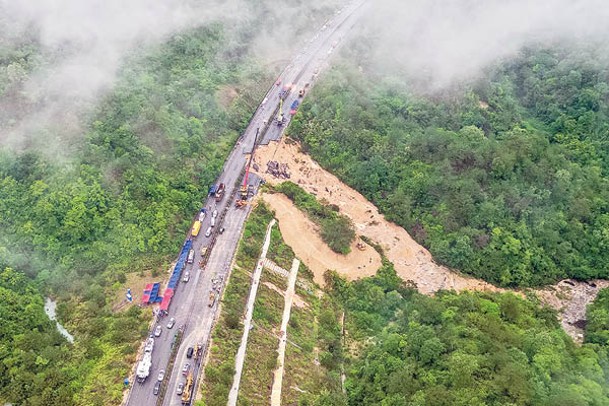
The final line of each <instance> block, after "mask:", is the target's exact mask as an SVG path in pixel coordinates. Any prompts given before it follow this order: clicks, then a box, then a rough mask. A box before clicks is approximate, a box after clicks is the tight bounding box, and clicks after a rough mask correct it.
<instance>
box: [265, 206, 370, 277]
mask: <svg viewBox="0 0 609 406" xmlns="http://www.w3.org/2000/svg"><path fill="white" fill-rule="evenodd" d="M262 198H263V199H264V201H265V202H266V203H267V204H268V205H269V206H270V207H271V208H272V209H273V210H275V217H276V218H277V220H278V221H279V229H280V230H281V235H282V237H283V239H284V241H285V242H286V244H288V245H289V246H290V247H292V249H293V250H294V253H295V254H296V256H297V257H298V258H300V259H301V260H302V261H303V262H304V263H305V264H306V265H307V267H309V269H310V270H311V271H312V272H313V274H314V280H315V282H316V283H317V284H319V285H323V283H324V276H323V275H324V273H325V272H326V271H327V270H328V269H331V270H334V271H336V272H338V273H340V274H341V275H344V276H345V277H347V278H348V279H351V280H353V279H357V278H362V277H365V276H372V275H374V274H375V273H376V271H377V269H379V267H380V266H381V256H380V255H379V254H378V253H377V252H376V251H375V250H374V249H372V247H369V246H368V247H367V249H366V250H364V251H361V250H359V249H358V248H356V246H355V244H356V243H355V242H354V243H353V244H352V247H351V253H349V254H348V255H340V254H337V253H335V252H334V251H332V250H331V249H330V248H329V247H328V245H326V243H324V242H323V241H322V239H321V237H319V233H318V229H317V226H316V225H315V224H314V223H313V222H312V221H311V220H309V219H308V218H307V217H306V215H305V214H304V213H303V212H301V211H300V210H298V209H297V208H296V207H295V206H294V205H293V204H292V201H291V200H290V199H288V198H287V197H286V196H284V195H282V194H273V195H270V194H264V195H263V196H262Z"/></svg>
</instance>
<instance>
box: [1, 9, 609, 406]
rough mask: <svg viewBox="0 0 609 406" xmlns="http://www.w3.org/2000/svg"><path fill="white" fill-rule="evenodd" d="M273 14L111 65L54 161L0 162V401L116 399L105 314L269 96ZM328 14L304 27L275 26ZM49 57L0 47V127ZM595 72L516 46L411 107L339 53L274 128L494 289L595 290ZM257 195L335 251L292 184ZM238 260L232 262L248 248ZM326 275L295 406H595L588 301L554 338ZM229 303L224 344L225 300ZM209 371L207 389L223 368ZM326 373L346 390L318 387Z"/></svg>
mask: <svg viewBox="0 0 609 406" xmlns="http://www.w3.org/2000/svg"><path fill="white" fill-rule="evenodd" d="M292 3H293V2H291V3H290V4H292ZM328 7H329V6H328ZM272 8H273V7H271V6H270V5H268V4H267V3H266V2H254V3H253V6H252V10H254V13H253V17H252V18H251V19H250V20H249V21H248V22H244V23H243V24H242V25H239V26H235V27H230V28H226V27H224V26H223V25H221V24H220V23H212V24H208V25H206V26H204V27H200V28H197V29H191V30H189V31H186V32H181V33H180V34H179V35H174V36H172V37H170V38H169V39H168V40H167V41H166V42H165V43H163V44H161V45H157V46H154V47H152V48H146V49H140V50H138V51H137V52H134V53H133V54H132V55H130V56H129V58H128V60H127V61H126V62H125V64H124V65H122V66H121V68H120V72H118V74H119V79H118V82H117V83H116V84H115V86H114V87H113V88H112V90H111V91H110V92H109V93H107V94H106V95H105V96H104V97H103V98H102V99H101V100H100V101H99V104H98V105H96V106H95V108H94V109H93V110H92V111H90V112H88V113H87V114H88V115H87V117H85V120H84V121H85V123H84V133H83V134H79V135H78V136H76V137H75V138H74V139H70V140H69V145H65V146H64V145H59V146H58V148H60V149H62V148H64V147H65V151H66V155H65V156H61V157H54V156H52V152H49V151H46V150H44V148H42V147H40V146H38V147H37V146H36V145H38V144H36V142H38V140H40V139H44V138H45V137H48V139H49V142H51V141H55V140H60V139H61V136H62V134H56V133H53V131H54V130H48V131H42V132H41V133H40V134H36V136H35V137H34V138H33V139H34V140H35V141H36V142H34V146H33V147H32V148H27V149H25V150H22V151H21V150H20V151H15V150H13V149H11V148H10V147H7V148H4V147H1V148H0V318H1V323H0V403H1V404H4V403H5V402H11V403H13V404H15V405H23V406H55V405H57V406H70V405H87V406H98V405H99V406H107V405H115V404H119V403H120V401H121V399H122V396H123V379H124V378H125V377H126V376H128V374H129V371H130V370H131V368H132V366H133V364H134V361H135V358H136V349H137V348H138V346H139V345H140V344H141V341H142V338H143V337H145V336H146V334H147V330H148V324H149V321H150V318H151V315H150V313H149V312H148V311H143V310H141V309H140V308H139V307H137V306H131V307H127V308H126V309H125V310H122V311H117V310H116V309H113V306H112V303H111V302H112V300H113V299H114V298H115V297H116V292H119V291H122V290H123V289H124V288H125V286H124V285H125V282H126V280H127V277H128V274H130V273H139V272H144V271H151V272H152V275H154V276H155V277H156V276H158V275H160V272H162V271H163V270H165V269H166V268H167V267H168V265H169V263H170V262H171V261H172V260H173V259H174V257H175V255H176V253H177V252H178V251H179V247H180V246H181V245H182V242H183V239H184V237H185V235H186V232H187V230H188V227H189V225H190V223H191V220H192V217H193V215H194V214H195V213H196V212H197V211H198V210H199V208H200V206H201V202H202V200H203V199H204V197H205V196H206V193H207V189H208V186H209V185H210V184H211V183H213V181H214V179H215V178H216V177H217V175H218V174H219V173H220V171H221V169H222V165H223V163H224V160H225V158H226V156H227V155H228V153H229V152H230V150H231V149H232V148H233V146H234V144H235V141H236V140H237V138H238V137H239V135H240V134H241V132H242V131H243V129H244V128H245V126H246V125H247V123H248V120H249V118H250V117H251V115H252V112H253V111H254V109H255V108H256V106H257V105H258V103H259V102H260V100H261V99H262V97H263V94H264V92H265V91H266V90H267V88H268V86H269V84H272V83H273V80H274V73H276V72H274V71H273V69H272V67H269V66H268V65H266V66H265V65H263V62H266V61H259V60H257V59H256V56H255V55H252V54H251V53H250V51H249V50H248V47H249V46H250V45H252V43H253V42H254V40H255V34H256V33H257V31H258V29H259V26H258V20H259V19H261V18H264V17H265V16H268V15H270V13H271V11H273V10H271V9H272ZM327 13H328V11H327V10H326V9H325V8H324V7H318V8H315V9H311V11H310V12H307V13H303V14H302V15H301V16H300V17H301V20H299V23H300V24H299V25H298V26H297V27H296V28H295V32H298V33H299V34H302V33H303V32H306V31H307V30H306V29H305V27H307V26H310V27H317V26H319V25H320V24H317V23H322V22H323V20H325V19H326V14H327ZM275 17H277V16H275ZM279 17H281V16H279ZM274 21H276V22H280V18H278V17H277V18H275V20H274ZM314 22H315V23H316V24H317V25H316V24H313V23H314ZM267 34H268V33H267ZM359 51H360V52H364V53H365V47H362V48H361V49H359ZM353 52H358V51H357V50H355V51H353ZM60 57H61V55H49V54H47V53H45V52H44V51H42V50H41V49H40V44H39V43H37V42H36V39H35V38H27V37H24V38H22V39H21V40H20V42H18V43H16V44H11V45H9V44H8V42H6V41H3V40H2V39H0V131H8V130H9V129H10V126H11V115H12V114H13V115H27V114H30V113H33V112H34V110H35V108H36V101H33V102H32V100H27V97H25V93H24V92H23V91H22V90H23V88H22V86H23V85H24V83H25V82H26V81H27V78H28V77H29V76H34V75H36V74H37V72H38V70H39V69H42V68H43V67H45V66H46V65H48V64H50V63H51V62H52V61H53V60H54V59H55V58H60ZM359 57H361V55H360V56H359ZM595 61H597V59H595V58H594V55H593V54H589V53H587V52H586V51H583V50H578V51H572V50H567V49H561V50H557V49H527V50H524V51H523V52H522V53H521V54H520V55H519V56H518V57H517V58H515V59H514V60H513V61H511V62H509V63H504V64H502V65H500V66H496V67H494V68H493V69H492V70H491V71H490V73H489V74H488V75H486V76H485V78H481V79H479V80H478V81H476V82H475V83H474V84H472V85H471V86H467V87H466V88H457V89H453V90H452V91H451V92H448V93H447V94H431V95H421V94H418V93H416V92H414V91H413V90H412V89H410V88H409V87H408V86H407V84H405V83H403V81H400V80H396V79H395V78H387V77H382V76H377V75H376V74H374V73H373V72H368V71H367V70H366V69H363V70H360V69H356V68H354V67H353V66H352V64H351V63H347V62H344V63H343V64H342V65H340V66H338V67H337V68H335V69H333V70H331V71H330V72H329V73H328V74H327V75H326V76H325V77H324V78H323V80H322V81H321V83H320V84H319V86H316V87H315V89H314V90H313V91H312V92H311V98H307V100H306V101H305V102H304V103H303V106H302V108H301V109H300V111H299V113H298V114H297V115H296V116H295V119H294V121H293V122H292V124H291V126H290V127H289V133H290V136H292V137H294V138H296V139H298V140H300V141H302V145H303V148H304V149H305V150H306V151H308V152H310V153H311V154H312V156H313V157H314V158H315V159H316V160H317V161H318V162H320V163H321V164H322V165H323V166H324V167H326V168H328V169H329V170H330V171H332V172H333V173H336V174H337V175H338V176H339V177H340V178H341V179H342V180H343V181H345V182H346V183H347V184H349V185H351V186H353V187H355V188H356V189H358V190H359V191H361V192H362V193H363V194H364V195H365V196H367V197H368V198H369V199H370V200H371V201H373V202H374V203H375V204H376V205H377V206H378V207H379V208H380V210H381V211H382V212H383V213H384V214H385V216H386V217H387V218H388V219H390V220H392V221H394V222H396V223H397V224H399V225H401V226H403V227H405V228H406V229H407V230H408V231H409V232H410V233H411V235H413V237H414V238H415V239H416V240H417V241H419V242H420V243H421V244H423V245H424V246H426V247H428V248H429V249H430V251H431V252H432V254H433V256H434V258H436V259H437V260H438V261H439V262H441V263H443V264H446V265H448V266H450V267H454V268H455V269H458V270H460V271H463V272H466V273H468V274H471V275H474V276H476V277H479V278H483V279H485V280H487V281H489V282H492V283H495V284H497V285H501V286H505V287H528V286H539V285H544V284H548V283H552V282H554V281H556V280H558V279H561V278H565V277H573V278H576V279H584V280H586V279H591V278H608V277H609V120H608V119H609V85H608V84H607V83H609V71H608V70H607V68H606V66H603V65H602V63H600V62H595ZM363 65H364V66H365V63H363ZM362 72H366V73H362ZM41 145H44V144H41ZM56 158H57V159H56ZM279 191H281V192H283V193H285V194H286V195H288V196H289V197H290V198H291V199H292V200H294V201H295V203H296V205H297V206H299V207H300V208H301V209H303V210H305V211H307V212H308V214H309V215H310V216H311V218H313V219H314V220H315V221H316V222H317V224H318V225H320V228H321V229H322V237H323V238H324V240H325V241H326V242H328V243H329V245H330V246H331V247H332V248H333V249H334V250H335V251H337V252H341V253H346V252H348V250H349V244H350V243H351V242H352V240H353V238H354V236H355V232H354V229H353V224H352V223H351V222H350V221H349V220H348V219H346V218H345V217H342V216H340V215H339V214H338V213H337V210H336V207H333V206H332V205H328V204H326V203H327V202H321V203H320V202H317V201H316V200H315V199H314V198H312V196H310V195H307V194H305V193H304V192H303V191H302V189H300V188H299V187H297V186H296V185H293V184H284V185H283V186H282V187H281V188H280V189H279ZM264 216H265V221H266V220H268V219H267V218H266V217H268V216H270V213H264ZM247 232H251V230H250V229H248V230H247ZM260 232H261V229H260V230H256V233H258V234H259V233H260ZM246 237H248V238H250V239H253V237H252V235H249V236H246ZM258 237H259V236H258ZM248 244H249V245H248ZM242 247H243V248H242V250H245V251H247V250H249V253H248V255H249V256H251V257H252V258H255V256H254V255H253V254H255V253H256V252H257V251H256V250H257V248H256V247H255V246H254V245H253V242H252V241H249V243H248V241H246V242H245V243H244V245H243V246H242ZM282 249H284V248H282ZM285 250H286V251H287V248H285ZM282 252H283V251H282ZM284 254H285V252H284ZM252 261H254V262H255V259H252ZM244 272H245V271H244ZM241 276H242V279H241V280H243V281H247V280H248V278H247V275H245V273H244V275H241ZM326 279H327V284H328V291H329V296H328V297H324V299H323V300H321V301H320V303H321V304H318V306H321V307H323V308H321V309H320V320H318V321H316V323H317V322H319V323H320V325H321V326H322V329H321V334H320V337H321V339H320V340H321V343H322V344H323V345H322V346H321V348H320V351H321V356H320V358H321V361H320V363H321V366H322V367H323V368H325V369H326V370H327V372H328V373H331V380H329V381H330V382H331V385H330V384H328V385H327V386H318V387H317V389H320V388H324V389H323V390H321V389H320V390H321V393H320V394H318V393H315V394H314V395H315V396H313V395H310V396H303V397H302V399H301V402H300V403H301V404H302V405H303V406H305V405H310V406H341V405H345V406H346V405H349V406H351V405H353V406H355V405H381V406H392V405H396V406H397V405H409V406H415V405H432V406H433V405H447V406H448V405H451V406H452V405H543V406H545V405H547V406H550V405H565V406H580V405H581V406H584V405H594V406H597V405H598V406H601V405H609V400H608V399H609V392H608V389H607V388H609V355H608V351H609V350H608V348H609V310H608V309H609V290H607V289H606V290H603V291H601V294H600V295H599V296H598V298H597V299H596V300H595V301H594V303H592V304H591V305H590V306H589V308H588V323H587V325H586V334H585V343H584V344H583V345H582V346H576V345H575V344H574V343H573V342H572V341H571V340H570V339H569V338H568V337H567V336H566V334H565V333H564V331H563V330H562V329H561V328H560V325H559V324H558V322H557V319H556V314H555V313H554V312H553V311H551V310H548V309H546V308H542V307H539V305H538V303H537V302H535V301H534V300H531V301H527V300H524V299H521V298H519V297H517V296H515V295H510V294H505V295H494V294H483V293H463V294H456V293H454V292H441V293H439V294H438V295H437V296H436V297H434V298H431V297H426V296H423V295H420V294H418V293H416V291H415V290H413V289H412V287H410V286H406V285H404V283H403V282H402V281H401V280H400V279H399V278H398V277H397V276H396V275H395V272H394V270H393V268H392V266H391V264H389V263H387V262H385V263H384V266H383V268H382V269H381V270H380V271H379V273H378V275H377V276H375V277H373V278H367V279H364V280H361V281H358V282H346V281H345V280H343V279H341V278H339V277H338V276H336V275H335V274H333V273H328V274H327V278H326ZM245 286H246V285H243V286H239V287H234V289H235V290H239V292H241V293H243V292H242V290H243V289H245ZM45 297H52V298H53V299H57V301H58V303H59V305H58V309H57V310H58V318H59V320H61V323H62V324H63V325H65V326H66V328H67V329H68V331H70V332H71V333H72V334H73V335H74V336H75V337H76V341H75V343H74V344H70V343H68V342H67V341H66V340H65V339H64V338H63V337H62V336H61V334H60V333H59V332H58V331H57V329H56V327H55V325H54V323H53V322H52V321H50V320H49V319H48V317H47V316H46V315H45V313H44V302H45ZM229 299H230V297H229ZM233 299H234V298H233ZM228 310H230V312H229V313H227V318H228V319H229V320H228V321H229V324H231V325H233V327H231V329H233V330H235V331H236V327H238V324H239V319H238V315H239V313H238V310H239V309H238V308H237V307H235V308H228ZM341 310H344V311H345V314H346V323H347V324H346V331H347V337H346V338H345V337H343V338H344V339H345V340H346V342H344V343H343V344H341V342H340V341H341V340H340V329H339V327H340V326H339V325H338V322H337V315H338V314H340V313H341ZM294 323H296V322H294ZM294 323H293V324H294ZM311 323H312V322H311ZM302 330H303V331H302V334H303V336H304V335H306V334H305V331H306V330H305V329H304V327H303V328H302ZM267 355H268V354H267ZM227 365H228V364H227V363H226V362H225V363H224V365H223V367H222V369H221V370H219V374H218V375H217V376H216V379H217V380H218V382H220V381H222V382H224V381H225V380H227V379H228V378H230V373H229V372H230V365H228V366H227ZM343 367H344V368H345V372H346V377H347V380H346V393H343V391H341V390H340V389H339V388H337V386H338V382H339V380H340V379H339V371H340V370H341V368H343ZM212 371H213V369H212ZM324 373H325V372H324ZM212 383H213V382H212ZM326 383H327V382H326ZM309 384H311V383H310V382H309ZM206 390H207V391H208V392H207V393H212V392H213V391H212V390H211V389H209V388H207V389H206ZM222 391H223V388H216V392H213V393H212V395H210V396H213V397H214V399H215V398H216V397H217V398H220V397H221V395H223V394H224V392H222ZM218 402H219V403H221V401H218Z"/></svg>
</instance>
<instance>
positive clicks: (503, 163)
mask: <svg viewBox="0 0 609 406" xmlns="http://www.w3.org/2000/svg"><path fill="white" fill-rule="evenodd" d="M586 56H588V55H587V54H586V53H585V52H583V51H577V52H576V51H571V52H569V51H565V50H544V49H538V50H527V51H523V53H522V54H521V55H520V57H518V58H516V59H515V60H514V61H512V62H510V63H506V64H504V65H501V66H497V67H495V69H494V70H493V71H492V73H491V74H489V75H488V76H487V77H486V78H482V79H480V80H479V81H478V82H476V83H475V84H473V85H471V86H465V88H456V89H453V90H451V91H450V92H447V93H446V94H437V95H428V96H424V95H420V94H417V93H414V92H413V91H412V90H409V89H408V86H407V85H406V84H401V83H399V82H397V81H396V80H395V79H393V78H390V77H382V76H381V77H378V76H375V75H374V73H373V72H370V73H365V72H364V73H362V72H361V71H359V70H355V69H351V68H350V67H349V66H350V65H344V66H341V67H340V68H337V69H335V70H333V71H332V73H331V74H329V75H328V76H327V77H325V78H324V80H323V83H322V84H321V86H319V87H318V88H316V89H315V90H314V92H313V95H312V98H311V99H309V100H308V101H306V102H305V103H304V106H303V108H302V109H301V114H299V115H298V116H297V117H296V119H295V120H294V122H293V124H292V126H291V127H290V131H289V132H290V136H292V137H294V138H296V139H298V140H301V141H302V142H303V145H304V149H305V150H306V151H308V152H310V154H311V155H312V157H313V158H314V159H315V160H317V161H318V162H319V163H320V164H321V165H322V166H324V167H325V168H327V169H328V170H330V171H331V172H333V173H335V174H336V175H337V176H338V177H339V178H340V179H341V180H342V181H344V182H345V183H347V184H348V185H350V186H352V187H354V188H355V189H357V190H358V191H360V192H361V193H362V194H364V196H366V197H367V198H368V199H370V200H371V201H372V202H373V203H374V204H375V205H376V206H377V207H379V209H380V211H381V212H382V213H383V214H384V215H385V216H386V217H387V218H388V219H389V220H391V221H394V222H396V223H397V224H399V225H401V226H403V227H404V228H406V229H407V230H408V231H409V233H410V234H411V235H412V236H413V237H414V238H415V239H416V240H417V241H418V242H419V243H421V244H423V245H424V246H425V247H427V248H428V249H429V250H430V252H431V254H432V255H433V256H434V258H435V259H436V260H438V261H440V262H441V263H443V264H446V265H448V266H450V267H452V268H456V269H459V270H462V271H464V272H466V273H468V274H471V275H473V276H476V277H479V278H482V279H484V280H486V281H488V282H491V283H494V284H498V285H501V286H512V287H513V286H538V285H544V284H548V283H551V282H554V281H557V280H559V279H562V278H565V277H572V278H576V279H583V280H586V279H591V278H607V277H608V276H609V274H608V273H607V269H609V267H608V264H609V251H608V250H606V249H604V247H606V246H607V244H608V241H609V240H608V239H607V237H608V235H607V233H606V230H607V227H608V225H609V223H607V220H608V219H609V217H608V215H607V213H608V211H609V206H608V202H609V194H608V193H609V192H608V191H609V188H608V186H609V182H608V178H607V176H608V175H609V155H607V154H608V151H609V145H608V144H607V131H608V127H607V124H606V123H607V120H606V118H607V112H608V108H609V104H608V96H609V93H608V88H607V86H606V82H607V71H606V69H605V67H604V66H602V65H601V64H600V62H599V63H596V64H595V63H594V62H593V61H594V60H590V61H587V62H585V63H584V62H583V60H584V59H585V58H586Z"/></svg>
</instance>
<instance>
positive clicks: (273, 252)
mask: <svg viewBox="0 0 609 406" xmlns="http://www.w3.org/2000/svg"><path fill="white" fill-rule="evenodd" d="M271 219H272V213H271V212H270V210H269V209H268V207H267V206H265V205H264V204H260V205H258V206H257V207H256V208H255V209H254V211H253V212H252V214H251V216H250V218H249V219H248V221H247V223H246V226H245V231H244V238H243V240H242V241H241V243H240V246H239V250H238V254H237V264H238V265H237V267H235V269H233V271H232V274H231V276H230V280H229V283H228V286H227V289H226V293H225V295H224V298H223V299H222V310H221V316H220V320H219V322H218V324H217V326H216V328H215V330H214V332H213V342H212V347H211V353H210V359H209V362H208V365H207V367H206V369H205V374H206V376H205V381H204V383H203V403H202V404H205V405H206V406H216V405H222V406H223V405H225V404H226V400H227V398H228V393H229V390H230V387H231V385H232V380H233V374H234V365H235V354H236V353H237V349H238V347H239V343H240V340H241V336H242V334H243V325H242V323H241V321H242V316H243V314H244V312H245V302H246V300H247V295H248V292H249V289H250V284H251V279H250V278H251V273H250V272H251V270H253V269H254V266H255V265H256V262H257V260H258V257H259V255H260V250H261V247H262V244H263V241H264V234H265V231H266V227H267V225H268V223H269V221H270V220H271ZM267 257H268V258H269V259H271V260H272V261H274V262H275V263H277V264H278V265H279V266H281V267H282V268H284V269H286V270H290V269H291V267H292V261H293V259H294V252H293V251H292V249H291V248H290V247H289V246H288V245H286V244H285V243H284V242H283V239H282V237H281V233H280V231H279V229H278V228H274V229H273V231H272V233H271V244H270V247H269V252H268V255H267ZM298 276H299V278H298V280H299V281H301V282H302V281H304V282H306V283H307V284H308V285H310V286H314V283H313V282H312V273H311V272H310V271H309V270H308V268H307V267H306V266H305V265H304V264H301V265H300V269H299V274H298ZM286 288H287V280H286V278H284V277H282V276H280V275H277V274H275V273H273V272H271V271H269V270H266V269H265V270H264V271H263V273H262V277H261V282H260V286H259V288H258V294H257V296H256V302H255V305H254V315H253V328H252V330H251V331H250V334H249V338H248V344H247V352H246V356H245V363H244V368H243V375H242V377H241V384H240V389H239V397H238V404H239V405H247V406H250V405H268V404H269V402H270V394H271V388H272V384H273V372H274V370H275V368H276V363H277V346H278V343H279V338H280V326H281V317H282V313H283V307H284V297H283V294H282V293H281V292H284V291H285V290H286ZM296 292H297V294H298V295H299V296H300V298H301V299H302V300H304V302H305V303H306V305H305V307H298V306H296V304H293V305H292V313H291V317H290V322H289V324H288V332H287V333H288V340H289V341H288V345H287V347H286V359H285V369H284V375H283V385H282V389H283V390H282V404H310V403H311V402H314V401H315V400H316V399H318V398H319V396H320V394H321V393H323V392H326V393H327V392H336V391H337V390H338V391H340V378H339V377H340V375H339V373H338V365H339V363H338V360H342V358H341V354H342V352H341V351H342V350H341V345H340V327H338V321H339V316H340V314H339V312H338V310H337V309H336V308H335V307H334V305H333V303H332V302H330V300H329V299H328V298H323V299H319V298H318V297H317V296H315V294H314V293H313V292H307V291H306V290H304V289H302V288H299V287H298V285H297V288H296ZM337 354H338V357H336V355H337ZM303 402H304V403H303ZM307 402H308V403H307Z"/></svg>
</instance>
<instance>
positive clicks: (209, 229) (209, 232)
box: [205, 227, 211, 237]
mask: <svg viewBox="0 0 609 406" xmlns="http://www.w3.org/2000/svg"><path fill="white" fill-rule="evenodd" d="M210 235H211V227H208V228H207V231H205V237H209V236H210Z"/></svg>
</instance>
